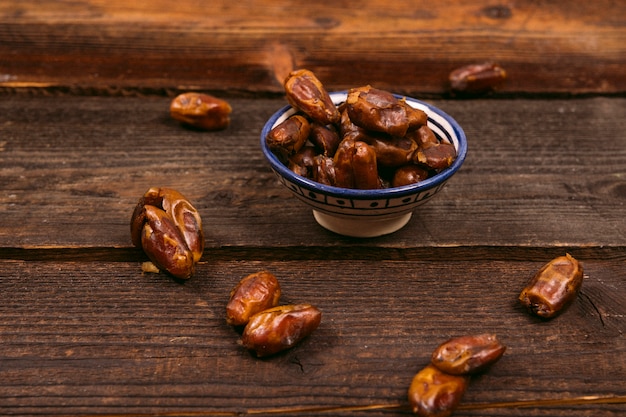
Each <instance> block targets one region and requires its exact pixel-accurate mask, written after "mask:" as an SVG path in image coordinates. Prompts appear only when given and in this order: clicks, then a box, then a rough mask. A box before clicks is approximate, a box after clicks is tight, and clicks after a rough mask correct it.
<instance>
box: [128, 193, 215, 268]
mask: <svg viewBox="0 0 626 417" xmlns="http://www.w3.org/2000/svg"><path fill="white" fill-rule="evenodd" d="M130 229H131V230H130V231H131V239H132V242H133V245H135V246H136V247H138V248H142V249H143V251H144V252H145V253H146V255H147V256H148V258H150V260H151V261H152V262H153V263H154V264H155V265H156V266H157V268H159V269H163V270H165V271H167V272H168V273H169V274H171V275H173V276H174V277H176V278H180V279H188V278H190V277H191V276H192V275H193V272H194V269H195V264H196V262H198V261H199V260H200V258H201V257H202V252H203V251H204V234H203V231H202V221H201V219H200V214H199V213H198V211H197V210H196V209H195V208H194V207H193V205H192V204H191V203H190V202H189V201H188V200H187V199H186V198H185V197H184V196H183V195H182V194H180V193H179V192H178V191H176V190H173V189H170V188H158V187H153V188H150V189H149V190H148V191H147V192H146V193H145V194H144V195H143V196H142V197H141V199H140V200H139V202H138V203H137V205H136V206H135V210H134V211H133V215H132V217H131V222H130Z"/></svg>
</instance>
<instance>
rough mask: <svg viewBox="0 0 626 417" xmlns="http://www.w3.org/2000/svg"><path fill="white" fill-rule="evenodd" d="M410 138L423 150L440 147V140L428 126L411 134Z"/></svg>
mask: <svg viewBox="0 0 626 417" xmlns="http://www.w3.org/2000/svg"><path fill="white" fill-rule="evenodd" d="M409 137H410V138H411V139H413V141H415V143H416V144H417V146H418V147H419V148H422V149H425V148H429V147H431V146H436V145H439V139H437V136H435V132H433V130H432V129H431V128H430V127H428V125H424V126H421V127H420V128H419V129H417V130H415V131H413V132H410V133H409Z"/></svg>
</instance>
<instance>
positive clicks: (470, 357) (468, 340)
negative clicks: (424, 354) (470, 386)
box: [431, 334, 506, 375]
mask: <svg viewBox="0 0 626 417" xmlns="http://www.w3.org/2000/svg"><path fill="white" fill-rule="evenodd" d="M505 350H506V347H505V346H504V345H503V344H502V343H500V342H499V341H498V339H497V337H496V336H495V335H493V334H479V335H472V336H460V337H456V338H452V339H450V340H448V341H446V342H444V343H442V344H441V345H439V346H438V347H437V348H436V349H435V351H434V352H433V354H432V358H431V362H432V364H433V365H435V366H436V367H437V368H439V369H440V370H441V371H443V372H445V373H448V374H452V375H471V374H475V373H478V372H482V371H484V370H485V369H487V368H488V367H489V366H491V365H492V364H494V363H495V362H497V361H498V360H499V359H500V358H501V357H502V355H503V354H504V351H505Z"/></svg>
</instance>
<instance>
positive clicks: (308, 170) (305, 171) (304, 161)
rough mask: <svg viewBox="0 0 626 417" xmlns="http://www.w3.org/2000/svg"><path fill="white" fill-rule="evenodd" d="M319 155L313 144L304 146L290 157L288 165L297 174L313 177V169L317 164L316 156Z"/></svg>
mask: <svg viewBox="0 0 626 417" xmlns="http://www.w3.org/2000/svg"><path fill="white" fill-rule="evenodd" d="M316 156H317V152H316V151H315V148H314V147H313V146H306V145H305V146H303V147H302V148H300V150H299V151H298V152H296V153H295V154H294V155H292V156H290V157H289V162H288V164H287V166H288V167H289V169H290V170H292V171H293V172H295V173H296V174H298V175H300V176H302V177H305V178H311V177H312V176H313V169H314V165H315V161H314V158H315V157H316Z"/></svg>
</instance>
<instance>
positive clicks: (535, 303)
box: [519, 254, 583, 318]
mask: <svg viewBox="0 0 626 417" xmlns="http://www.w3.org/2000/svg"><path fill="white" fill-rule="evenodd" d="M582 283H583V266H582V264H581V263H580V262H578V261H577V260H576V259H574V257H572V256H571V255H570V254H566V255H565V256H559V257H557V258H555V259H553V260H551V261H550V262H548V263H547V264H545V265H544V266H543V267H542V268H541V269H540V270H539V271H537V273H536V274H535V275H534V276H533V278H532V279H531V280H530V281H529V282H528V284H527V285H526V287H525V288H524V289H523V290H522V292H521V294H520V296H519V301H520V302H521V303H522V305H524V306H525V307H526V308H527V309H528V311H529V312H530V313H532V314H535V315H537V316H539V317H542V318H551V317H554V316H556V315H557V314H558V313H559V312H560V311H561V310H562V309H563V308H564V307H565V306H567V305H568V304H569V303H570V302H572V300H574V298H576V296H577V295H578V292H579V291H580V288H581V287H582Z"/></svg>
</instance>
